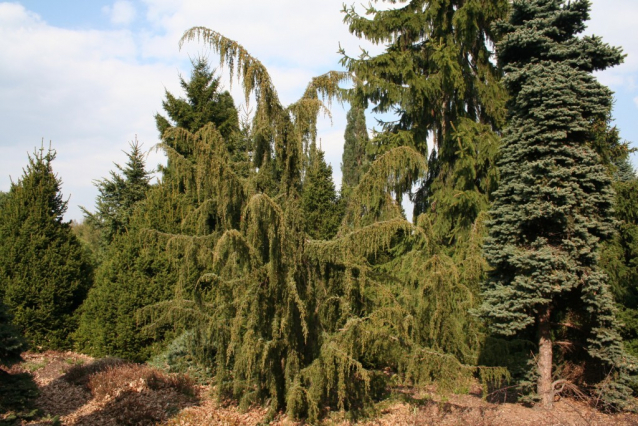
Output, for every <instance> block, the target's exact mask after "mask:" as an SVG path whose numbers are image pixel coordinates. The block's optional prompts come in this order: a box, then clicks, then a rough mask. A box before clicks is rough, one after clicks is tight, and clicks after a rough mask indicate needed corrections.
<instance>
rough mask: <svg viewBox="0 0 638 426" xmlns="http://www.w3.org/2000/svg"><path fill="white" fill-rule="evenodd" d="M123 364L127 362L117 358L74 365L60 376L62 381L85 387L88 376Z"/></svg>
mask: <svg viewBox="0 0 638 426" xmlns="http://www.w3.org/2000/svg"><path fill="white" fill-rule="evenodd" d="M124 364H127V362H126V361H124V360H123V359H119V358H111V357H107V358H102V359H97V360H95V361H93V362H91V363H89V364H84V365H74V366H73V367H71V368H70V369H69V370H68V371H67V372H66V374H65V375H64V376H62V380H64V381H66V382H68V383H70V384H72V385H76V386H87V385H88V383H89V377H90V376H92V375H94V374H97V373H100V372H102V371H105V370H107V369H112V368H115V367H119V366H122V365H124Z"/></svg>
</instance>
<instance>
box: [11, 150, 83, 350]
mask: <svg viewBox="0 0 638 426" xmlns="http://www.w3.org/2000/svg"><path fill="white" fill-rule="evenodd" d="M54 159H55V152H54V151H52V150H49V151H48V152H46V153H45V151H44V148H41V149H40V150H38V151H35V153H34V154H33V156H29V164H28V165H27V167H26V169H24V174H23V176H22V177H21V179H20V180H18V182H17V183H12V184H11V190H10V192H9V196H8V198H7V199H6V200H5V201H4V203H3V204H2V209H1V210H0V217H2V221H1V223H0V296H2V298H3V300H4V303H6V305H7V306H8V307H9V309H10V310H11V312H12V313H13V315H14V322H15V324H16V325H17V326H18V327H20V328H21V329H22V330H23V332H24V336H25V338H26V339H27V341H28V342H29V343H30V345H31V347H33V348H36V349H65V348H69V347H70V339H69V335H70V333H71V332H72V331H73V330H74V328H75V324H76V320H75V316H74V312H75V310H76V309H77V308H78V307H79V306H80V304H81V303H82V301H83V300H84V297H85V296H86V292H87V291H88V289H89V287H90V285H91V281H92V269H91V266H90V263H89V261H88V259H87V258H86V253H85V251H84V250H83V248H82V246H81V244H80V242H79V241H78V240H77V238H76V237H75V235H74V234H73V232H72V230H71V227H70V224H69V223H66V222H64V221H63V217H62V216H63V214H64V212H65V211H66V206H67V202H66V201H64V200H63V198H62V194H61V193H60V185H61V182H60V180H59V179H58V178H57V177H56V175H54V174H53V170H52V167H51V162H52V161H53V160H54Z"/></svg>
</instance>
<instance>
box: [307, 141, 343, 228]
mask: <svg viewBox="0 0 638 426" xmlns="http://www.w3.org/2000/svg"><path fill="white" fill-rule="evenodd" d="M341 207H342V204H341V203H340V202H339V200H338V198H337V193H336V192H335V186H334V183H333V182H332V167H331V166H329V165H328V164H327V163H326V160H325V158H324V153H323V151H321V150H318V149H317V148H316V147H315V146H314V145H313V146H312V148H311V150H310V161H309V165H308V168H307V170H306V176H305V177H304V183H303V189H302V193H301V209H302V212H303V216H304V221H305V224H306V225H305V231H306V233H308V235H309V236H310V238H313V239H315V240H329V239H330V238H332V237H334V235H335V234H336V233H337V229H338V228H339V222H340V221H341V210H342V208H341Z"/></svg>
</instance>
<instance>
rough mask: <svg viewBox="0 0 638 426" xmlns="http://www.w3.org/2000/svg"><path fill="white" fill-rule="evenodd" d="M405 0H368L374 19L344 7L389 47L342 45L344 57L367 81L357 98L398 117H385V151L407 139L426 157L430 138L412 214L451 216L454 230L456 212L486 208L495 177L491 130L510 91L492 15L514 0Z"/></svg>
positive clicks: (359, 30) (361, 32)
mask: <svg viewBox="0 0 638 426" xmlns="http://www.w3.org/2000/svg"><path fill="white" fill-rule="evenodd" d="M393 3H394V2H393ZM397 3H402V4H404V5H401V6H400V7H396V8H393V9H391V10H377V9H375V8H374V7H373V6H372V5H370V6H369V7H368V9H367V10H366V15H370V16H372V18H368V17H364V16H360V15H358V14H357V13H356V11H355V10H354V7H345V6H344V11H343V12H344V14H345V18H344V21H345V22H346V23H347V24H348V25H349V29H350V32H351V33H353V34H355V35H356V36H357V37H363V38H366V39H367V40H370V41H372V42H374V43H386V44H387V46H388V47H387V48H386V51H385V52H384V53H382V54H380V55H378V56H375V57H370V56H369V55H368V54H367V53H366V52H363V53H362V55H361V57H360V58H357V59H355V58H351V57H348V56H346V55H345V52H343V54H344V56H343V58H342V64H343V65H345V66H346V67H347V68H348V70H350V71H351V72H353V73H354V74H355V75H356V76H357V79H358V81H361V82H362V83H361V84H358V85H356V86H355V89H354V93H353V95H352V97H353V101H354V102H355V103H359V104H360V105H362V106H365V107H367V106H368V105H369V104H373V105H374V107H373V108H372V111H373V112H382V113H385V112H393V113H395V114H396V115H397V118H396V120H395V121H390V122H385V123H384V122H382V123H381V124H382V125H383V129H384V131H385V133H384V134H382V135H381V137H380V138H377V141H376V144H377V145H378V147H379V148H378V149H379V150H380V153H382V152H383V151H384V150H386V149H389V148H391V147H393V146H400V145H408V146H411V147H413V148H415V149H416V150H417V151H418V152H420V153H421V154H422V155H424V156H428V144H430V155H429V158H430V164H429V168H428V176H427V178H426V179H424V180H421V181H414V182H412V183H414V184H417V185H418V187H417V188H418V190H417V191H416V193H415V194H414V201H415V203H416V204H415V211H414V217H415V218H416V217H417V216H418V215H419V214H421V213H425V212H427V211H428V210H430V209H436V210H438V211H439V212H441V213H442V214H441V215H440V216H444V217H445V218H446V219H445V220H446V221H447V222H448V223H447V224H445V225H446V228H447V229H442V231H443V232H444V233H445V234H452V236H453V234H454V231H455V229H454V228H455V225H456V222H457V221H458V220H463V221H465V222H466V223H470V224H471V223H472V222H473V221H474V219H475V218H476V216H477V214H478V212H480V211H481V210H483V209H484V208H485V206H486V205H487V200H486V196H487V194H489V192H490V191H491V190H492V189H493V188H494V186H495V182H496V176H495V170H494V169H495V167H494V166H495V165H494V164H493V163H494V156H495V153H496V148H497V146H498V144H497V143H496V142H497V138H496V137H495V135H494V134H493V133H492V130H493V129H498V128H499V127H500V126H501V125H502V124H503V122H504V118H505V117H504V108H503V104H504V101H505V93H504V91H503V88H502V86H501V85H500V84H499V82H498V79H499V71H498V70H497V68H496V67H495V65H494V64H493V63H492V62H491V61H490V58H491V57H492V53H491V52H490V47H489V44H490V42H493V41H494V40H495V36H494V34H493V30H492V23H493V22H495V20H497V19H500V18H502V17H503V16H504V15H505V13H506V12H507V10H508V2H507V1H506V0H488V1H474V0H472V1H465V0H433V1H432V0H430V1H425V0H411V1H401V2H397ZM428 140H429V142H428ZM410 189H411V186H408V187H407V188H406V189H405V190H404V192H407V191H409V190H410ZM459 198H460V199H461V202H459ZM448 237H449V236H448Z"/></svg>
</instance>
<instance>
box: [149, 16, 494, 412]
mask: <svg viewBox="0 0 638 426" xmlns="http://www.w3.org/2000/svg"><path fill="white" fill-rule="evenodd" d="M192 39H202V40H204V42H206V43H207V44H209V45H210V46H211V47H212V49H213V50H214V51H216V52H218V53H219V54H220V56H221V60H222V63H223V64H225V65H227V66H228V67H229V68H230V72H231V77H233V78H234V77H235V76H236V75H237V76H238V77H241V78H240V82H241V84H242V85H243V88H244V91H245V93H246V98H248V97H249V95H250V94H254V95H255V98H256V101H257V106H256V114H255V117H254V122H253V126H252V129H253V134H252V135H253V137H254V145H253V146H255V152H258V151H259V152H261V153H263V154H264V155H263V156H260V155H256V154H255V156H254V158H256V159H257V161H260V162H259V163H256V164H255V165H256V166H257V164H258V165H259V171H258V172H256V173H255V175H254V176H253V177H251V178H249V179H247V180H244V181H243V183H244V185H245V186H244V188H245V192H244V194H245V195H246V197H245V198H244V200H245V203H244V204H243V205H242V207H241V219H240V222H239V225H238V226H237V225H235V226H233V227H232V228H225V231H224V232H223V233H222V234H221V236H219V238H217V239H216V240H215V241H214V242H212V241H209V242H210V243H213V248H212V251H211V254H210V257H212V263H211V264H210V270H211V271H210V272H209V273H205V274H203V275H202V276H201V277H200V278H199V280H198V281H197V282H196V284H193V285H194V286H195V287H196V291H195V292H194V293H193V294H192V297H191V298H189V297H184V296H185V295H187V294H186V292H182V293H181V294H180V295H178V297H177V298H176V299H174V300H172V301H170V302H166V303H163V304H160V305H156V306H154V307H152V308H149V309H148V311H149V312H150V311H152V312H156V313H158V315H160V316H161V317H163V318H164V319H167V318H174V319H178V318H181V320H183V321H186V322H188V323H190V324H197V327H196V335H197V336H198V337H197V339H199V342H200V344H201V349H202V350H201V353H208V354H209V356H211V357H212V359H213V360H214V361H213V362H212V367H213V368H214V371H215V380H216V383H217V386H216V390H217V392H218V393H219V394H220V395H229V396H232V397H233V398H237V399H239V400H240V401H241V402H242V405H244V406H246V405H248V404H251V403H254V402H262V403H263V402H265V401H270V404H271V414H274V413H276V411H277V410H280V409H285V410H286V411H287V412H288V413H289V414H290V415H291V416H293V417H296V418H299V417H308V418H310V419H311V420H312V421H315V420H317V419H318V418H319V417H320V416H321V415H322V414H323V413H324V412H325V411H324V410H325V409H326V408H327V407H334V408H338V409H342V410H350V411H351V412H356V411H357V410H359V409H362V408H365V407H369V406H370V405H371V404H372V402H373V400H374V398H376V397H379V396H380V395H382V394H383V392H384V391H385V389H386V386H387V384H388V382H387V374H385V372H387V371H393V372H395V373H396V374H398V376H399V377H400V379H399V380H405V381H406V382H410V383H421V384H423V383H430V382H431V380H433V379H440V380H441V382H440V383H441V385H442V387H446V385H447V387H448V388H454V386H458V385H459V384H460V383H464V384H466V385H467V383H468V380H470V379H471V378H472V377H473V375H474V374H475V373H476V372H477V371H478V370H477V369H476V368H474V367H471V366H466V365H464V364H462V363H461V362H459V359H458V358H457V357H455V356H454V355H450V354H446V353H444V352H443V346H444V345H439V346H436V345H434V344H431V343H436V342H438V341H439V340H440V339H439V338H438V335H437V334H436V333H438V330H442V329H445V328H446V327H445V326H443V327H438V328H437V331H436V332H434V333H432V334H431V335H428V336H427V338H424V337H422V335H423V334H424V333H423V325H422V324H420V323H417V322H415V321H414V311H413V307H412V306H411V305H410V303H411V302H413V301H412V299H414V297H415V295H416V296H420V292H423V291H426V289H424V285H422V284H423V281H422V280H416V278H415V280H416V282H408V281H407V280H404V279H403V277H398V276H397V274H396V273H397V271H398V270H399V269H400V268H399V266H397V265H398V264H401V265H405V263H400V262H398V263H397V262H393V259H395V257H396V255H397V253H399V252H400V251H401V250H402V252H401V253H399V254H403V252H406V251H409V252H415V253H416V252H418V251H419V250H421V253H423V252H425V250H423V248H424V247H425V246H427V241H428V235H426V232H425V231H423V230H422V229H420V228H415V227H414V226H413V225H411V224H410V223H409V222H408V221H406V220H405V217H404V215H403V212H402V209H401V206H400V205H399V204H398V203H397V201H396V197H395V194H397V193H401V192H405V191H406V189H407V188H409V186H410V185H411V182H413V181H415V180H416V179H418V178H419V176H424V174H425V170H426V169H427V165H426V161H425V159H424V157H423V156H422V155H420V154H419V153H418V152H416V151H414V150H413V149H411V148H409V147H398V148H396V149H393V150H390V151H388V152H386V153H385V154H384V155H383V156H381V157H380V158H379V159H378V160H377V161H376V162H375V163H374V164H372V165H371V166H370V170H368V172H367V173H366V174H365V175H364V176H362V178H361V180H360V182H359V184H358V186H357V187H356V188H354V189H353V191H352V194H351V197H350V203H349V206H348V208H347V211H346V214H345V218H344V221H343V223H342V225H341V228H340V230H339V231H338V233H337V235H336V236H335V238H333V239H331V240H311V239H310V238H309V237H308V235H307V234H306V232H305V231H306V229H307V228H306V221H305V220H304V217H303V197H302V196H301V197H300V195H299V188H300V187H302V184H304V183H307V181H306V182H304V180H303V179H302V176H305V178H306V179H307V178H308V177H309V176H311V174H312V170H311V167H313V166H312V159H309V158H308V157H307V156H306V153H307V152H310V153H312V147H313V146H314V143H315V141H316V120H317V115H318V113H319V112H321V111H322V109H324V108H325V106H324V102H323V98H324V97H336V98H339V97H340V96H341V90H340V89H339V87H338V83H339V81H341V80H343V78H344V76H343V75H341V74H339V73H328V74H326V75H324V76H320V77H317V78H315V79H313V80H312V81H311V83H310V84H309V85H308V88H307V90H306V92H305V93H304V95H303V96H302V98H301V99H300V100H299V101H297V102H295V103H294V104H292V105H290V106H288V107H283V106H282V105H281V104H280V102H279V100H278V97H277V93H276V90H275V88H274V87H273V86H272V83H271V81H270V77H269V76H268V73H267V70H266V69H265V67H263V65H262V64H261V63H260V62H259V61H258V60H257V59H255V58H253V57H252V56H250V54H248V53H247V52H246V51H245V49H244V48H243V47H242V46H241V45H239V44H238V43H236V42H234V41H232V40H229V39H227V38H225V37H223V36H222V35H220V34H218V33H216V32H214V31H211V30H208V29H205V28H199V27H198V28H193V29H191V30H189V31H187V32H186V34H185V35H184V37H183V39H182V41H183V42H184V41H188V40H192ZM309 148H310V150H309ZM259 158H262V159H261V160H259ZM273 176H276V177H277V179H278V181H279V183H278V185H277V187H276V188H274V189H273V187H272V186H270V189H269V191H273V192H270V193H265V191H264V189H266V188H265V187H264V186H262V184H263V182H264V181H266V180H269V182H271V183H272V182H273V181H272V180H271V179H272V177H273ZM302 191H303V189H302ZM225 199H227V198H225ZM424 228H425V229H430V228H429V227H424ZM171 238H173V239H174V240H176V241H177V240H179V241H184V243H185V244H195V245H197V246H198V247H200V248H202V249H204V251H206V250H207V249H208V247H210V246H209V245H208V242H205V241H204V240H202V239H201V238H197V237H193V236H187V235H174V236H173V237H171ZM405 240H411V243H404V246H406V245H407V246H409V247H408V248H403V247H400V244H399V243H401V242H403V241H405ZM416 256H417V255H416V254H415V257H416ZM415 263H416V262H415ZM406 268H407V267H406ZM427 285H428V284H427V283H425V286H426V287H427ZM429 290H434V289H429ZM432 293H435V291H432ZM444 304H446V305H447V306H449V304H450V303H449V301H448V302H444ZM435 316H436V319H434V320H433V321H436V323H437V324H438V325H441V324H442V323H444V322H445V321H444V320H443V321H441V317H440V316H437V315H436V314H435ZM160 319H161V318H160ZM460 329H461V330H462V327H461V328H460ZM426 334H427V333H426ZM443 334H446V332H443ZM456 336H457V337H458V334H457V335H456ZM428 338H429V340H427V339H428ZM450 340H453V339H452V338H450ZM429 344H431V345H429ZM480 371H483V373H482V376H483V377H485V378H486V380H487V379H488V378H494V377H500V376H502V375H503V374H505V373H504V371H503V370H502V369H481V370H480Z"/></svg>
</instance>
